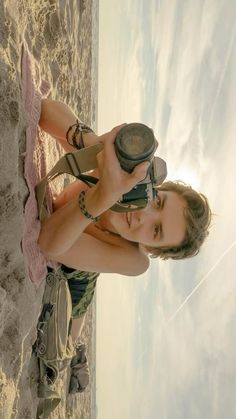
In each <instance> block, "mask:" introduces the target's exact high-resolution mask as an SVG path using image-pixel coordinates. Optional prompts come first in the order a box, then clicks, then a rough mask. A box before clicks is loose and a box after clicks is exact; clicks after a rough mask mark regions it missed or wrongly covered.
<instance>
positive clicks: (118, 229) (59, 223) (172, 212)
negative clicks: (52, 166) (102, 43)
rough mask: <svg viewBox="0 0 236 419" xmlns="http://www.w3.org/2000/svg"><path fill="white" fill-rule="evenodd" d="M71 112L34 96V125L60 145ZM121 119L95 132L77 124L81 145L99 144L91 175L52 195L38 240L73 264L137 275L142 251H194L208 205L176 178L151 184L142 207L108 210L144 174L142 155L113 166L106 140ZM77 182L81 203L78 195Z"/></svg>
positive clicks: (178, 254)
mask: <svg viewBox="0 0 236 419" xmlns="http://www.w3.org/2000/svg"><path fill="white" fill-rule="evenodd" d="M76 120H77V118H76V116H75V115H74V113H73V112H72V111H71V109H70V108H69V107H68V106H67V105H65V104H63V103H61V102H57V101H52V100H49V99H45V100H43V101H42V110H41V117H40V121H39V125H40V127H41V128H42V129H43V130H45V131H46V132H48V133H49V134H50V135H52V136H53V137H54V138H55V139H56V140H57V141H58V142H59V143H60V144H61V146H62V147H63V148H64V150H65V151H66V152H73V151H75V148H74V147H73V146H72V145H71V143H72V137H73V130H75V128H76ZM73 125H74V126H73ZM71 126H73V127H72V128H71V130H70V131H69V133H68V136H67V137H68V138H66V133H67V131H68V128H69V127H71ZM122 126H123V125H121V126H119V127H116V128H114V129H113V130H112V131H110V132H108V133H107V134H104V135H102V136H97V135H95V134H94V133H92V132H87V133H85V132H83V134H82V139H83V141H84V146H85V147H87V146H89V145H92V144H95V143H98V142H102V143H103V145H104V148H103V151H102V152H100V153H99V154H98V155H97V161H98V175H99V182H98V183H97V184H96V186H94V187H92V188H88V187H87V186H86V185H85V184H84V183H83V182H81V181H79V180H77V181H75V182H73V183H72V184H70V185H69V186H67V187H66V188H65V189H64V191H63V192H62V193H61V194H60V195H59V196H57V198H56V200H55V201H54V212H53V214H52V215H51V216H49V217H48V218H47V219H46V220H45V221H44V222H43V223H42V228H41V232H40V235H39V240H38V243H39V246H40V247H41V250H42V251H43V252H44V253H45V254H46V255H47V256H48V257H50V258H51V259H53V260H56V261H58V262H61V263H64V264H65V265H67V266H70V267H72V268H75V269H82V270H87V271H96V272H114V273H120V274H124V275H138V274H141V273H143V272H144V271H145V270H146V269H147V268H148V265H149V262H148V254H149V255H152V256H159V257H161V258H170V257H171V258H174V259H179V258H185V257H189V256H194V255H195V254H197V253H198V251H199V249H200V246H201V245H202V243H203V241H204V239H205V238H206V236H207V235H208V228H209V224H210V219H211V211H210V208H209V204H208V201H207V198H206V197H205V196H204V195H203V194H201V193H198V192H196V191H194V190H193V189H192V188H191V187H190V186H187V185H185V184H183V183H180V182H164V183H163V184H162V185H160V186H159V187H158V190H159V193H158V196H157V199H156V200H155V201H153V202H149V203H148V205H147V207H146V208H144V209H142V210H138V211H134V212H130V213H128V214H127V213H117V212H114V211H111V210H110V207H111V206H112V205H113V204H114V203H115V202H116V201H117V200H118V199H119V198H120V197H121V195H123V194H124V193H127V192H128V191H129V190H130V189H132V188H133V187H134V186H135V185H136V184H137V183H138V182H139V181H141V180H142V179H143V178H144V177H145V175H146V171H147V167H148V163H147V162H143V163H141V164H139V165H138V166H137V167H136V168H135V169H134V171H133V172H132V173H127V172H125V171H124V170H122V169H121V167H120V164H119V161H118V160H117V158H116V154H115V151H114V144H113V143H114V140H115V137H116V134H117V133H118V131H119V130H120V129H121V127H122ZM78 137H81V134H80V133H78ZM74 140H75V139H74ZM82 190H84V191H85V195H84V197H83V200H82V201H83V204H82V208H81V204H79V203H78V196H79V194H80V193H81V191H82ZM87 214H88V215H87ZM97 217H99V219H98V220H97Z"/></svg>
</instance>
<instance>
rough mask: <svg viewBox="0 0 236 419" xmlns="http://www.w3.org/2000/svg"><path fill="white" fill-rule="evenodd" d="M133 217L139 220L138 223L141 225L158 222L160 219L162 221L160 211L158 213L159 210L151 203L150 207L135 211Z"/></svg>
mask: <svg viewBox="0 0 236 419" xmlns="http://www.w3.org/2000/svg"><path fill="white" fill-rule="evenodd" d="M133 216H134V217H135V219H136V220H137V222H139V223H141V224H146V223H147V222H148V221H149V222H150V221H151V222H157V221H158V219H160V217H161V214H160V211H158V208H154V207H153V206H152V205H151V204H150V203H148V205H147V206H146V207H145V208H144V209H142V210H140V211H135V212H134V213H133Z"/></svg>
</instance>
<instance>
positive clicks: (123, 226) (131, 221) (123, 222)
mask: <svg viewBox="0 0 236 419" xmlns="http://www.w3.org/2000/svg"><path fill="white" fill-rule="evenodd" d="M184 208H185V202H184V200H183V199H182V198H181V197H180V196H179V195H178V194H177V193H176V192H171V191H159V192H158V197H157V199H156V200H155V201H151V202H150V203H149V204H148V205H147V206H146V208H144V209H142V210H140V211H134V212H129V213H116V212H114V211H110V212H109V220H108V222H109V227H110V230H112V231H113V232H115V233H117V234H119V235H121V236H122V237H123V238H125V239H127V240H129V241H133V242H137V243H141V244H143V245H146V246H150V247H161V248H168V247H175V246H178V245H180V244H181V242H182V241H183V239H184V237H185V232H186V221H185V218H184Z"/></svg>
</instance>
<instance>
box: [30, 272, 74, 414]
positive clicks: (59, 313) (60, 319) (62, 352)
mask: <svg viewBox="0 0 236 419" xmlns="http://www.w3.org/2000/svg"><path fill="white" fill-rule="evenodd" d="M42 303H43V308H42V311H41V314H40V317H39V321H38V325H37V339H36V342H35V344H34V346H33V353H34V354H35V355H36V356H37V358H38V363H39V383H38V397H39V398H40V399H44V400H43V402H42V403H41V406H40V405H39V406H40V407H39V408H38V411H37V419H46V418H48V417H49V416H50V413H51V412H52V411H53V410H54V409H55V408H56V406H57V405H58V404H59V403H60V401H61V397H60V395H59V394H58V393H57V392H56V391H55V390H54V389H53V385H54V384H55V382H56V380H57V378H58V376H59V373H60V372H61V371H62V370H64V369H66V368H67V367H68V365H69V363H70V361H71V358H72V357H73V354H74V350H75V349H74V346H73V341H72V337H71V334H70V331H71V324H72V317H71V315H72V302H71V294H70V290H69V287H68V284H67V279H66V277H65V276H64V275H63V274H62V272H61V271H58V272H53V271H51V272H49V273H48V274H47V277H46V286H45V291H44V295H43V301H42Z"/></svg>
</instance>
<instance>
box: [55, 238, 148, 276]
mask: <svg viewBox="0 0 236 419" xmlns="http://www.w3.org/2000/svg"><path fill="white" fill-rule="evenodd" d="M48 257H49V258H50V255H48ZM57 262H60V263H63V264H65V265H67V266H69V267H71V268H74V269H80V270H84V271H92V272H103V273H118V274H121V275H127V276H137V275H141V274H142V273H144V272H145V271H146V270H147V269H148V267H149V258H148V256H147V255H145V254H144V253H143V252H141V251H140V249H139V247H138V246H136V245H134V244H132V243H130V242H128V241H127V240H123V239H121V240H113V242H109V240H107V241H103V240H100V239H98V238H96V237H94V236H92V235H90V234H87V233H82V235H81V236H80V237H79V239H78V240H77V241H76V242H75V243H74V245H73V246H72V247H71V248H70V249H69V250H68V251H67V252H66V253H64V254H62V255H60V256H57Z"/></svg>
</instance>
